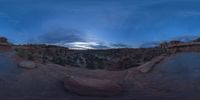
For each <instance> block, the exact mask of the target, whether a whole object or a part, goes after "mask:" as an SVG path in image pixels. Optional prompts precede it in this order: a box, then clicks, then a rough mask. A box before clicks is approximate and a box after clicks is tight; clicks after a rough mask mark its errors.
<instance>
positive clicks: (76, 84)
mask: <svg viewBox="0 0 200 100" xmlns="http://www.w3.org/2000/svg"><path fill="white" fill-rule="evenodd" d="M64 86H65V88H66V89H67V90H69V91H71V92H74V93H77V94H79V95H86V96H113V95H117V94H119V93H121V92H122V90H123V89H122V86H121V85H120V84H118V83H117V82H114V81H111V80H105V79H94V78H86V77H75V76H67V77H66V78H65V79H64Z"/></svg>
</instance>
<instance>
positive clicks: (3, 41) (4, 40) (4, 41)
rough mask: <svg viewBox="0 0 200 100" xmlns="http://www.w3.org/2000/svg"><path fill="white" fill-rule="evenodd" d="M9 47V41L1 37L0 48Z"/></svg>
mask: <svg viewBox="0 0 200 100" xmlns="http://www.w3.org/2000/svg"><path fill="white" fill-rule="evenodd" d="M6 45H9V43H8V39H7V38H5V37H0V46H6Z"/></svg>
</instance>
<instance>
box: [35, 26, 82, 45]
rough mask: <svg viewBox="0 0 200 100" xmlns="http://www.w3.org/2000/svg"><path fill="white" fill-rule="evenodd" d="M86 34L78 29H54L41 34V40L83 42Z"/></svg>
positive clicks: (46, 41) (45, 41)
mask: <svg viewBox="0 0 200 100" xmlns="http://www.w3.org/2000/svg"><path fill="white" fill-rule="evenodd" d="M84 37H85V34H84V32H82V31H80V30H77V29H62V28H59V29H53V30H49V31H47V32H46V33H44V34H42V35H41V36H39V42H43V43H61V42H63V43H71V42H83V41H85V39H84Z"/></svg>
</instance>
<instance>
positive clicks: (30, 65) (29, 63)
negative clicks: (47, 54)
mask: <svg viewBox="0 0 200 100" xmlns="http://www.w3.org/2000/svg"><path fill="white" fill-rule="evenodd" d="M19 67H21V68H25V69H33V68H36V64H35V63H34V62H32V61H22V62H20V63H19Z"/></svg>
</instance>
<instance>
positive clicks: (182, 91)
mask: <svg viewBox="0 0 200 100" xmlns="http://www.w3.org/2000/svg"><path fill="white" fill-rule="evenodd" d="M181 46H182V45H181ZM38 48H40V49H38ZM189 48H191V47H189ZM189 48H188V47H187V51H188V49H189ZM178 49H179V50H178V52H177V50H176V52H174V48H173V50H172V52H171V50H168V49H167V50H166V48H162V49H161V48H150V49H117V50H108V51H107V50H97V51H94V50H87V51H75V50H69V49H66V48H62V47H56V46H53V47H52V46H50V47H46V46H44V47H43V46H39V47H38V46H36V47H35V46H5V45H4V46H1V47H0V99H2V100H198V99H199V98H200V96H199V92H200V85H199V84H200V81H199V80H200V73H199V72H200V67H199V66H200V53H199V52H197V51H196V50H197V49H195V52H191V51H192V49H191V50H190V52H183V51H184V50H185V46H184V49H182V47H178ZM140 50H141V51H140ZM22 51H23V52H22ZM43 51H45V52H47V51H48V52H47V55H46V54H45V55H46V56H45V57H44V58H43V56H41V55H44V54H43V53H44V52H43ZM58 51H60V52H61V53H60V52H59V53H58ZM52 52H54V53H52ZM56 52H57V53H56ZM21 53H22V54H23V55H21ZM51 53H52V54H51ZM39 54H40V55H39ZM50 54H51V55H50ZM61 54H63V56H73V57H75V58H76V57H79V56H78V55H81V56H80V58H81V59H82V60H83V59H85V60H91V62H95V63H93V64H92V65H93V66H94V67H95V65H96V64H97V63H96V62H97V61H98V60H97V61H96V59H93V58H94V56H95V57H97V58H98V59H100V58H102V59H105V58H106V61H105V62H104V63H103V65H104V64H107V62H109V61H111V62H112V60H113V59H114V61H113V62H114V63H115V64H114V65H117V64H119V61H121V59H122V58H126V59H127V61H128V62H126V60H122V63H125V64H124V65H123V66H125V68H124V67H123V68H122V69H120V68H121V67H113V66H114V65H112V66H111V67H112V68H111V69H109V68H107V67H103V68H99V67H95V68H94V67H93V68H92V70H91V69H90V67H89V68H88V67H80V65H84V64H86V66H87V63H86V62H87V61H85V60H83V61H85V62H84V63H80V62H79V61H78V60H77V59H80V58H77V59H75V61H74V62H73V63H75V64H77V63H79V64H80V65H79V66H74V65H73V64H69V65H67V64H63V65H62V64H60V63H59V64H56V63H55V62H53V61H51V59H53V57H59V55H61ZM137 54H138V55H137ZM147 54H149V55H147ZM56 55H57V56H56ZM29 57H30V58H29ZM36 57H38V59H36ZM73 57H72V58H73ZM82 57H83V58H82ZM137 57H139V61H141V62H142V63H141V62H140V64H138V65H137V66H136V65H135V64H136V63H135V60H136V61H138V59H136V58H137ZM146 57H147V58H148V60H144V58H146ZM118 58H120V60H116V59H118ZM140 58H141V59H140ZM129 59H131V60H130V62H129ZM67 60H71V58H70V59H67ZM132 60H133V61H132ZM126 63H127V64H128V65H129V63H133V65H135V66H131V67H126V65H127V64H126ZM137 63H138V62H137ZM108 65H109V64H107V66H108ZM130 65H131V64H130ZM113 68H115V69H113ZM66 77H67V78H66ZM115 93H117V94H115Z"/></svg>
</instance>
